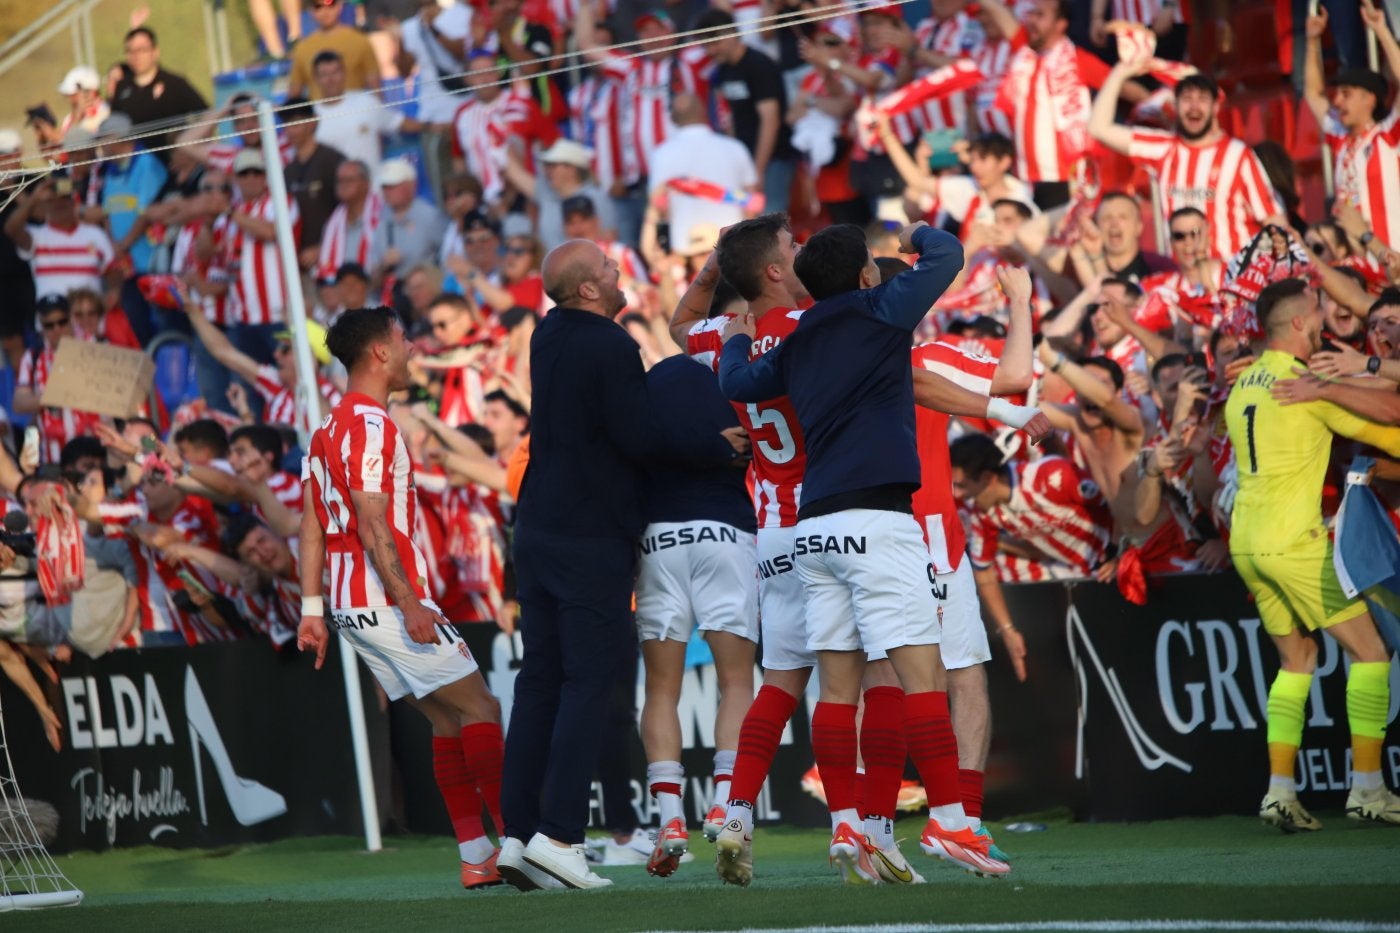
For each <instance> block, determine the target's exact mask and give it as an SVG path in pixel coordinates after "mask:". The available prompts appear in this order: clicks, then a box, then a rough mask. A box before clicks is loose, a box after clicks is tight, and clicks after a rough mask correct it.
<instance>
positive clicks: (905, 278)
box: [873, 221, 964, 331]
mask: <svg viewBox="0 0 1400 933" xmlns="http://www.w3.org/2000/svg"><path fill="white" fill-rule="evenodd" d="M899 249H900V252H903V253H917V254H918V257H919V258H918V261H917V262H915V263H914V268H913V269H911V270H910V271H909V272H906V273H903V274H902V275H899V276H896V277H895V278H894V279H892V280H890V282H889V283H887V284H885V285H881V286H879V287H878V288H877V289H875V291H874V293H873V297H874V301H875V307H874V311H875V314H876V315H877V316H878V317H880V318H881V319H882V320H884V321H887V322H889V323H890V324H893V325H895V326H897V327H903V328H905V329H906V330H909V331H913V329H914V328H915V327H917V326H918V325H919V322H920V321H922V320H923V319H924V316H925V315H927V314H928V311H929V308H932V307H933V303H934V302H935V301H937V300H938V299H939V297H940V296H942V294H943V293H944V292H945V291H947V290H948V286H949V285H952V284H953V280H954V279H956V278H957V277H958V273H959V272H961V271H962V267H963V262H964V256H963V246H962V243H961V242H960V241H959V240H958V238H957V237H955V236H953V235H952V234H951V233H948V232H947V231H946V230H937V229H934V228H933V227H930V226H929V225H928V224H926V223H924V222H923V221H919V223H917V224H912V225H910V226H908V227H905V228H904V230H903V231H901V233H900V234H899Z"/></svg>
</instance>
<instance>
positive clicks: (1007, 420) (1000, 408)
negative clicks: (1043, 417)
mask: <svg viewBox="0 0 1400 933" xmlns="http://www.w3.org/2000/svg"><path fill="white" fill-rule="evenodd" d="M1038 412H1039V409H1037V408H1031V407H1029V406H1027V405H1013V404H1011V403H1010V402H1008V401H1007V400H1006V399H1004V398H996V397H993V398H989V399H987V417H988V418H991V419H992V420H993V421H1000V422H1001V423H1002V424H1009V425H1011V426H1012V427H1013V428H1023V427H1025V426H1026V422H1027V421H1030V420H1031V419H1032V418H1034V417H1035V416H1036V414H1037V413H1038Z"/></svg>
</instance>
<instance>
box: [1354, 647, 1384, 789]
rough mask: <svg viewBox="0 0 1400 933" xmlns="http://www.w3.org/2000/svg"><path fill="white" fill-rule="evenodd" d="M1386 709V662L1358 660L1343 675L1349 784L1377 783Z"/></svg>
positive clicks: (1369, 786) (1368, 785) (1372, 785)
mask: <svg viewBox="0 0 1400 933" xmlns="http://www.w3.org/2000/svg"><path fill="white" fill-rule="evenodd" d="M1389 710H1390V662H1388V661H1361V662H1357V663H1354V664H1352V666H1351V671H1350V672H1349V673H1348V674H1347V722H1348V723H1349V724H1350V725H1351V771H1352V784H1353V786H1355V787H1358V788H1361V789H1363V790H1374V789H1375V788H1377V787H1380V786H1382V782H1381V742H1382V741H1383V740H1384V739H1385V717H1386V713H1388V712H1389Z"/></svg>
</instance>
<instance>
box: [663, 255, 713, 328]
mask: <svg viewBox="0 0 1400 933" xmlns="http://www.w3.org/2000/svg"><path fill="white" fill-rule="evenodd" d="M669 274H670V272H669V270H666V269H663V270H662V275H669ZM717 285H719V250H712V251H711V252H710V256H709V258H708V259H706V260H705V264H704V265H703V266H701V267H700V273H699V274H698V275H696V276H695V281H694V282H691V283H690V287H689V288H687V289H686V290H685V294H684V295H682V296H681V300H680V303H679V304H678V305H676V310H675V313H673V314H672V315H671V323H670V325H669V326H670V331H671V339H672V340H674V341H675V342H676V346H678V347H680V348H681V349H682V350H684V349H685V348H686V347H685V345H686V337H687V336H688V335H689V334H690V330H691V328H693V327H694V326H695V325H696V324H698V323H700V322H701V321H703V320H705V318H707V317H709V314H710V303H711V301H713V300H714V297H715V287H716V286H717Z"/></svg>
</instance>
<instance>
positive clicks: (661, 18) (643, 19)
mask: <svg viewBox="0 0 1400 933" xmlns="http://www.w3.org/2000/svg"><path fill="white" fill-rule="evenodd" d="M647 23H655V24H656V25H658V26H664V27H665V28H667V29H674V28H675V23H673V22H671V17H670V16H668V15H667V14H666V11H665V10H647V11H646V12H645V13H642V14H641V15H640V16H638V17H637V18H636V19H634V20H632V28H633V29H641V28H642V27H643V26H645V25H646V24H647Z"/></svg>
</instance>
